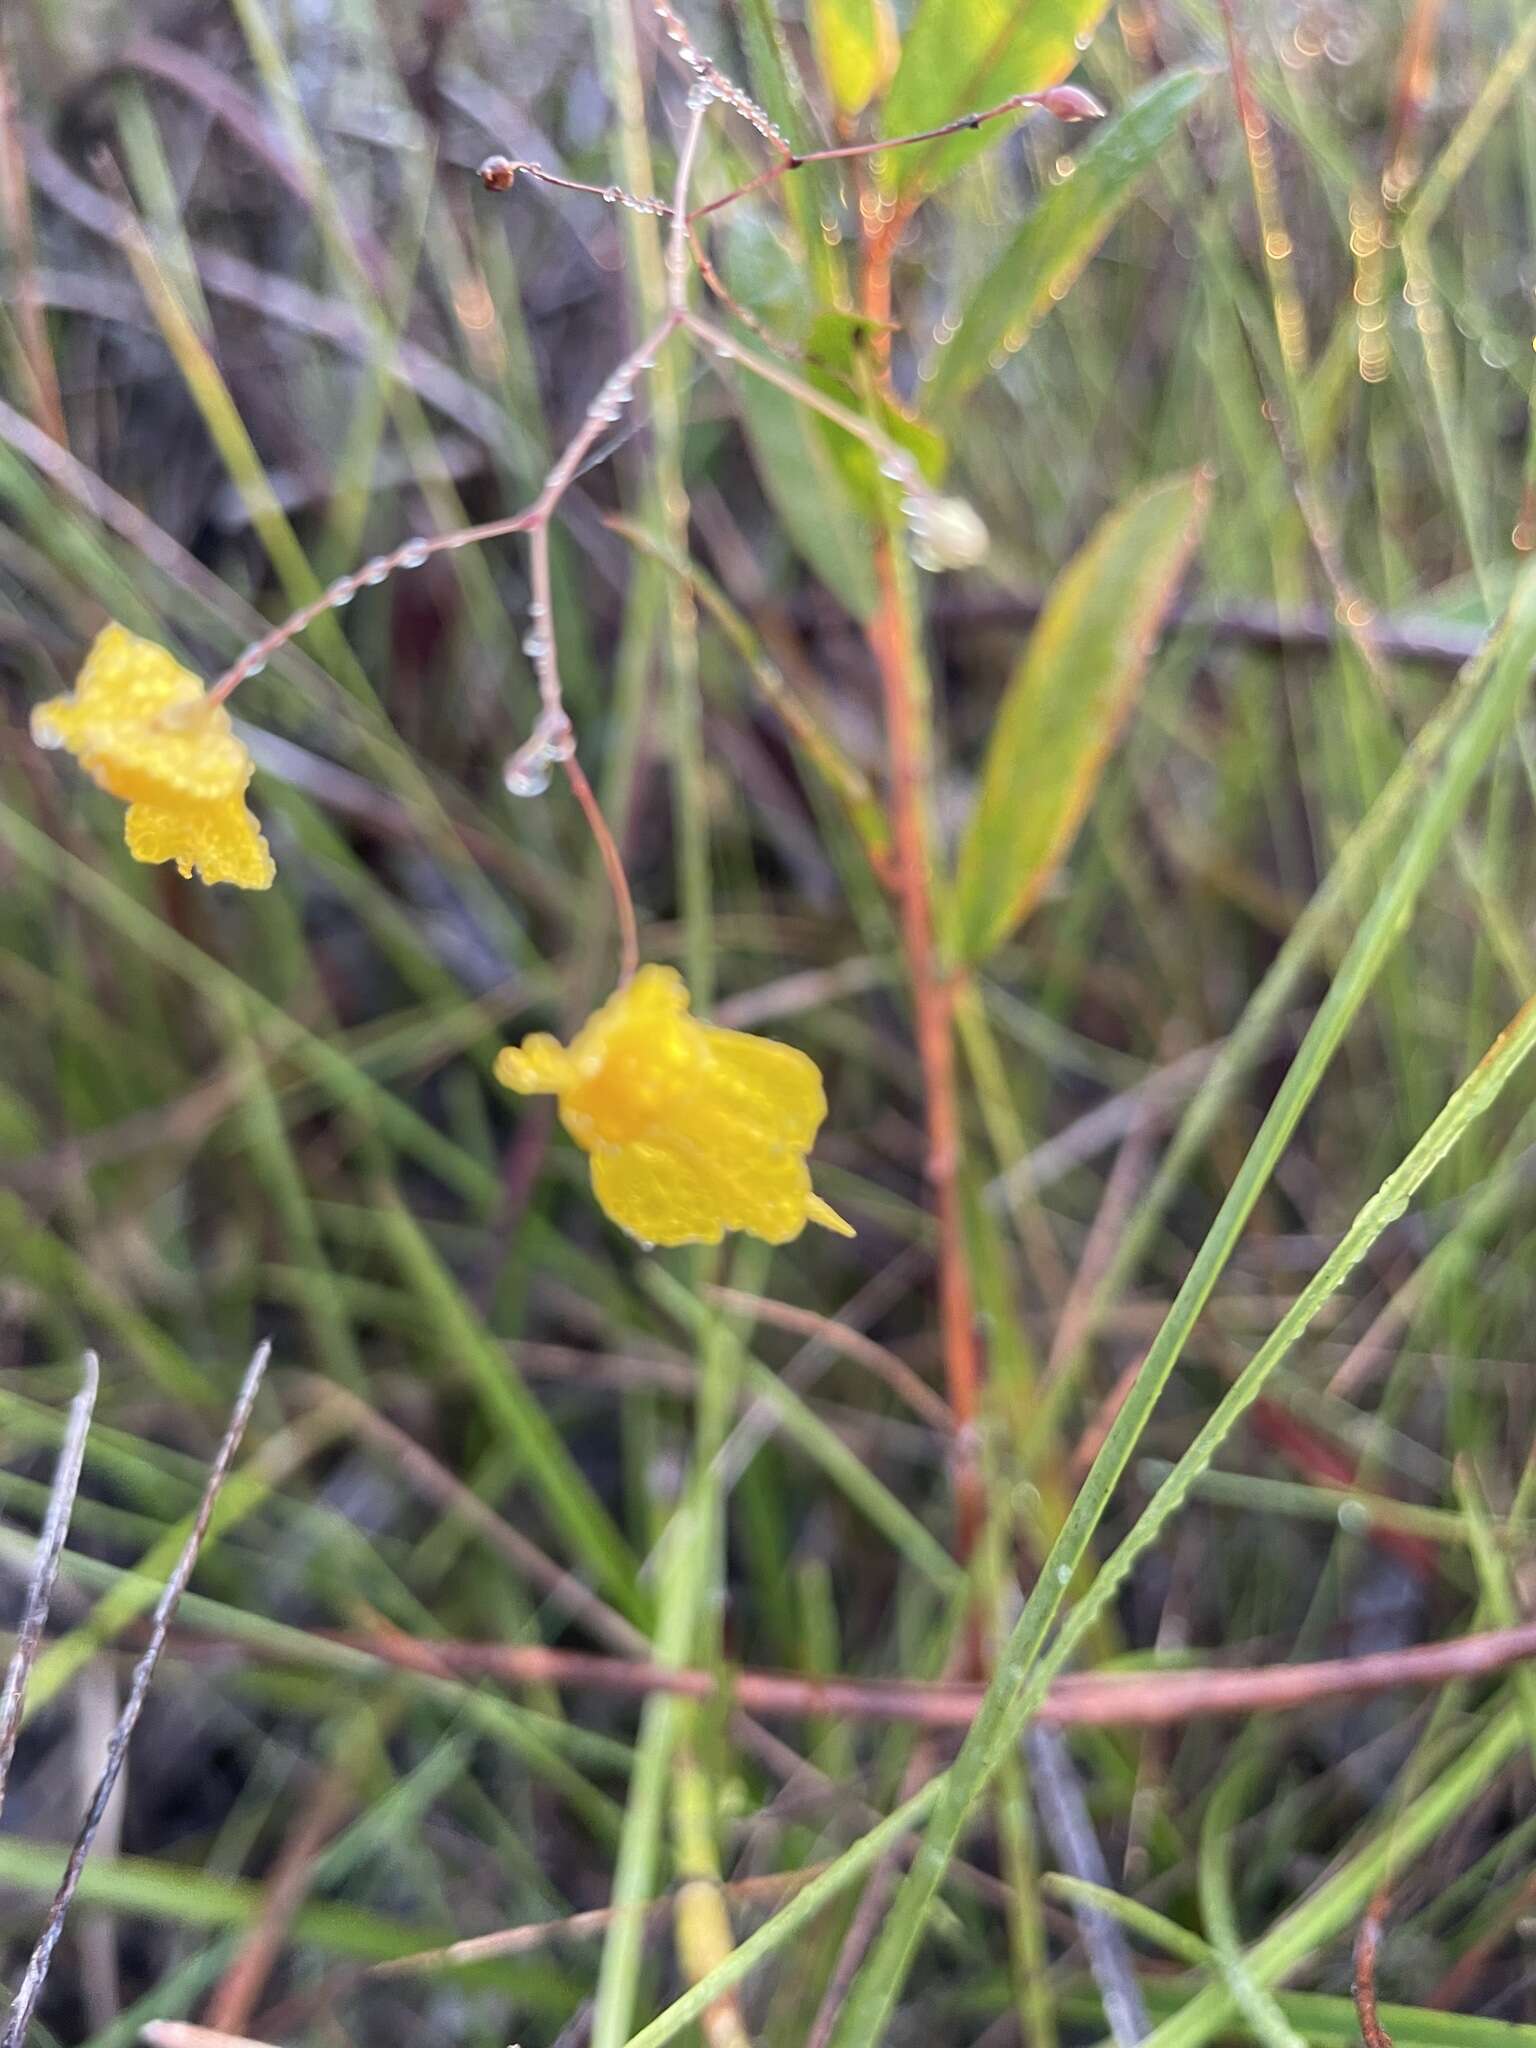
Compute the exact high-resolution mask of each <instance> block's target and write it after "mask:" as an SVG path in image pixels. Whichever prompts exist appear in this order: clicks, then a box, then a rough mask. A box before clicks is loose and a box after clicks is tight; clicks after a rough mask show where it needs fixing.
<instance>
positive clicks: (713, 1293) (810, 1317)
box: [702, 1282, 955, 1436]
mask: <svg viewBox="0 0 1536 2048" xmlns="http://www.w3.org/2000/svg"><path fill="white" fill-rule="evenodd" d="M702 1291H703V1293H704V1294H705V1295H706V1296H707V1297H708V1298H709V1300H711V1301H714V1302H718V1303H719V1305H720V1306H721V1307H722V1308H728V1309H733V1310H735V1311H737V1312H738V1313H740V1314H742V1315H748V1316H756V1317H757V1318H758V1320H759V1321H761V1322H765V1323H773V1324H774V1325H776V1326H777V1327H778V1328H779V1329H781V1330H793V1331H795V1332H796V1334H797V1335H799V1336H802V1337H819V1338H820V1339H821V1341H822V1342H823V1343H824V1344H826V1345H828V1346H830V1348H831V1349H832V1350H834V1351H840V1352H842V1353H843V1355H844V1357H846V1358H851V1359H852V1360H853V1361H854V1362H855V1364H857V1365H862V1366H864V1367H866V1368H867V1369H868V1370H869V1371H870V1372H872V1373H873V1374H874V1375H875V1377H876V1378H877V1379H879V1380H882V1381H883V1382H884V1383H885V1385H886V1386H888V1387H889V1388H890V1390H891V1392H892V1393H893V1394H895V1395H896V1397H897V1399H898V1400H901V1401H904V1402H905V1403H906V1404H907V1406H908V1407H909V1408H910V1409H911V1410H912V1411H913V1413H914V1414H916V1415H920V1416H921V1417H922V1418H923V1420H924V1421H925V1422H927V1423H931V1424H932V1426H933V1427H934V1428H935V1429H937V1430H942V1431H943V1432H944V1434H945V1435H946V1436H950V1435H953V1433H954V1427H955V1418H954V1416H953V1415H952V1414H951V1413H950V1410H949V1408H948V1406H947V1404H946V1403H945V1401H944V1399H943V1397H942V1396H941V1395H939V1394H936V1393H935V1392H934V1391H933V1388H932V1387H930V1386H929V1384H928V1382H927V1381H926V1380H925V1379H923V1378H921V1377H920V1376H919V1375H918V1374H917V1373H915V1372H914V1371H913V1370H912V1368H911V1366H910V1365H908V1364H907V1362H906V1360H905V1359H904V1358H898V1357H897V1355H896V1353H895V1352H894V1351H888V1350H887V1349H886V1347H885V1346H884V1345H883V1344H877V1343H876V1342H875V1340H874V1338H873V1337H866V1336H865V1334H864V1332H863V1331H862V1330H852V1329H849V1328H848V1326H847V1325H846V1324H844V1323H840V1322H839V1321H838V1320H837V1318H836V1316H824V1315H820V1314H818V1313H817V1311H816V1310H815V1309H813V1308H799V1307H797V1306H796V1305H795V1304H794V1303H793V1302H788V1301H774V1300H772V1299H771V1298H770V1297H769V1296H767V1295H763V1294H748V1293H745V1292H744V1291H743V1290H742V1289H740V1288H737V1287H716V1286H714V1285H712V1284H711V1283H709V1282H706V1283H705V1284H704V1287H703V1290H702Z"/></svg>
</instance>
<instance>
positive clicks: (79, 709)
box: [32, 624, 276, 889]
mask: <svg viewBox="0 0 1536 2048" xmlns="http://www.w3.org/2000/svg"><path fill="white" fill-rule="evenodd" d="M32 737H33V739H34V740H35V741H36V742H37V744H38V746H40V747H64V748H66V749H67V750H68V752H70V753H71V754H73V755H74V756H75V758H76V760H78V761H79V763H80V765H81V767H82V768H83V769H84V770H85V772H86V774H87V775H89V776H90V778H91V780H92V781H93V782H95V783H96V784H98V785H99V786H100V787H101V788H102V789H104V790H106V791H107V792H108V793H109V795H112V796H115V797H120V798H121V799H122V800H123V801H124V802H125V803H126V804H127V806H128V815H127V817H126V818H125V819H124V821H123V836H124V838H125V840H126V841H127V844H128V851H129V852H130V853H131V854H132V855H133V857H134V859H135V860H141V861H145V862H147V863H149V864H150V865H154V864H155V863H157V862H159V861H163V860H174V861H175V863H176V865H177V867H178V868H179V869H180V871H181V873H182V874H183V875H184V876H190V875H191V874H192V872H193V871H194V869H195V870H196V872H197V873H198V874H199V875H201V877H202V879H203V880H204V881H205V882H232V883H233V884H234V885H235V887H236V888H239V889H269V888H270V887H271V886H272V878H273V875H274V874H275V872H276V870H275V868H274V867H273V863H272V855H271V852H270V850H269V849H268V846H267V842H266V840H265V839H264V838H263V837H262V835H261V828H260V826H259V825H258V824H257V822H256V820H255V818H254V817H253V816H252V815H251V813H250V811H249V810H248V808H247V807H246V802H245V792H246V789H247V787H248V786H249V784H250V780H251V775H252V773H253V772H254V767H255V764H254V763H253V761H252V760H251V757H250V754H249V753H248V752H247V750H246V748H245V747H244V745H243V744H242V743H241V741H240V740H238V739H237V738H236V737H235V733H234V729H233V727H232V726H231V725H230V722H229V713H228V712H227V711H226V710H225V709H224V708H223V706H222V705H219V704H212V703H210V702H209V701H208V698H207V696H206V693H205V692H204V689H203V685H202V683H201V682H200V681H199V680H198V678H197V677H196V676H195V675H193V674H192V672H191V670H190V669H185V668H183V667H182V666H181V664H180V662H178V661H177V660H176V659H175V657H174V656H173V655H171V654H169V653H168V652H167V651H166V649H165V648H163V647H157V646H156V645H155V643H154V641H153V640H142V639H140V637H139V636H138V634H137V633H130V632H129V631H128V629H127V627H126V626H119V625H116V624H113V625H110V626H104V627H103V628H102V630H101V632H100V633H98V634H97V636H96V638H95V640H94V641H93V643H92V645H91V649H90V652H89V653H88V654H87V655H86V657H85V663H84V665H83V667H82V668H81V670H80V674H79V676H78V677H77V679H76V682H75V687H74V690H73V692H72V693H71V694H70V695H69V696H67V697H54V698H51V699H50V700H49V701H48V702H47V703H46V704H39V705H38V706H37V708H36V710H34V712H33V713H32Z"/></svg>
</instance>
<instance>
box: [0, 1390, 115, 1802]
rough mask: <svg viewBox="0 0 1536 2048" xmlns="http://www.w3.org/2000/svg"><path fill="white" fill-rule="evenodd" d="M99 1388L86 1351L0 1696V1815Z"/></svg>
mask: <svg viewBox="0 0 1536 2048" xmlns="http://www.w3.org/2000/svg"><path fill="white" fill-rule="evenodd" d="M100 1386H101V1368H100V1365H99V1362H98V1360H97V1357H96V1354H95V1352H94V1351H87V1352H86V1353H85V1355H84V1357H83V1358H82V1359H81V1361H80V1391H79V1393H78V1394H76V1396H75V1398H74V1400H73V1401H71V1402H70V1404H69V1419H68V1421H67V1422H66V1423H65V1426H64V1441H63V1444H62V1445H61V1446H60V1449H59V1457H58V1463H57V1464H56V1465H55V1466H54V1468H53V1484H52V1486H51V1487H50V1488H49V1492H48V1507H47V1510H46V1512H45V1513H44V1516H43V1526H42V1529H41V1531H40V1533H39V1535H38V1539H37V1553H36V1557H35V1559H34V1561H33V1565H32V1576H31V1577H30V1579H28V1581H27V1592H26V1599H25V1601H24V1602H23V1605H22V1610H21V1621H20V1623H19V1624H18V1626H17V1629H16V1647H15V1649H14V1650H12V1652H11V1661H10V1663H9V1664H8V1665H7V1667H6V1673H5V1688H4V1691H3V1692H0V1810H3V1808H4V1806H5V1788H6V1781H7V1779H8V1778H9V1776H10V1770H11V1759H12V1757H13V1756H14V1755H15V1754H16V1738H17V1736H18V1735H19V1734H20V1732H21V1715H22V1709H23V1708H24V1707H25V1706H26V1703H27V1680H28V1679H29V1678H30V1677H31V1675H32V1666H33V1665H34V1664H35V1663H36V1661H37V1653H38V1649H39V1647H40V1646H41V1643H42V1640H43V1629H44V1627H45V1626H46V1625H47V1621H48V1608H49V1604H50V1602H51V1601H52V1599H53V1588H54V1583H55V1581H56V1580H57V1578H58V1575H59V1558H60V1556H61V1555H62V1553H63V1550H64V1539H65V1537H66V1536H67V1535H68V1534H69V1518H70V1515H71V1513H72V1512H73V1510H74V1505H75V1494H76V1492H77V1491H78V1489H79V1486H80V1471H81V1467H82V1466H83V1464H84V1462H85V1440H86V1437H87V1435H88V1434H89V1432H90V1427H91V1415H92V1413H93V1411H94V1409H95V1407H96V1395H97V1392H98V1391H99V1389H100Z"/></svg>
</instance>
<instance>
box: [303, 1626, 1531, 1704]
mask: <svg viewBox="0 0 1536 2048" xmlns="http://www.w3.org/2000/svg"><path fill="white" fill-rule="evenodd" d="M317 1634H318V1635H319V1636H320V1637H321V1639H322V1640H324V1641H326V1642H339V1643H341V1644H343V1645H344V1646H345V1647H346V1648H348V1649H351V1650H358V1651H361V1652H362V1653H363V1654H364V1655H365V1656H369V1657H374V1658H376V1659H377V1660H378V1661H379V1662H380V1663H381V1664H388V1665H390V1666H392V1667H394V1668H395V1669H398V1670H406V1671H420V1672H426V1673H428V1674H430V1675H432V1676H434V1677H440V1676H442V1675H443V1673H444V1672H451V1673H453V1674H454V1675H456V1676H458V1677H461V1678H494V1679H497V1680H499V1681H500V1682H501V1683H502V1684H504V1685H559V1686H565V1687H571V1688H578V1689H586V1690H590V1691H594V1692H601V1693H607V1694H610V1695H616V1696H619V1697H627V1698H632V1699H643V1698H646V1697H647V1696H648V1695H650V1694H651V1693H657V1692H666V1693H672V1694H675V1695H676V1696H678V1697H679V1698H683V1699H698V1700H713V1699H716V1698H720V1697H723V1698H725V1699H727V1700H729V1701H730V1702H731V1703H732V1704H733V1705H735V1706H736V1707H738V1708H746V1709H747V1710H748V1711H749V1712H751V1713H754V1714H768V1715H775V1716H778V1715H784V1716H789V1717H792V1718H795V1719H802V1718H806V1719H835V1718H837V1717H839V1716H845V1717H847V1718H848V1719H850V1720H862V1721H881V1722H901V1723H905V1724H906V1725H908V1726H913V1727H919V1728H957V1729H964V1728H968V1727H969V1726H970V1724H971V1722H972V1720H973V1719H974V1718H975V1715H976V1711H977V1708H978V1706H979V1705H980V1702H981V1697H982V1687H981V1686H979V1685H975V1684H969V1683H962V1682H960V1681H958V1680H941V1681H923V1680H919V1679H902V1678H838V1677H807V1676H805V1675H804V1674H803V1673H800V1672H790V1671H763V1670H735V1671H727V1672H726V1673H725V1674H724V1675H723V1676H722V1675H717V1674H716V1673H715V1672H713V1671H706V1670H701V1669H698V1668H697V1667H691V1666H681V1667H674V1666H670V1665H661V1664H656V1663H652V1662H650V1661H648V1660H646V1659H643V1658H638V1657H605V1656H600V1655H594V1654H592V1653H590V1652H587V1651H583V1650H565V1649H555V1648H551V1647H549V1646H548V1645H546V1644H543V1643H526V1644H524V1643H466V1642H453V1641H439V1640H437V1639H436V1638H434V1639H433V1640H432V1641H431V1642H417V1640H416V1639H415V1638H414V1637H412V1636H407V1635H404V1634H402V1633H401V1632H399V1631H397V1630H391V1631H389V1632H388V1633H385V1634H380V1633H377V1632H374V1633H361V1632H357V1631H346V1630H322V1631H317ZM271 1654H273V1655H274V1656H277V1655H280V1654H281V1651H280V1649H274V1650H273V1651H272V1653H271ZM1532 1657H1536V1621H1526V1622H1521V1623H1518V1624H1517V1625H1516V1626H1514V1627H1512V1628H1508V1629H1492V1630H1489V1631H1487V1632H1485V1633H1482V1634H1479V1635H1469V1636H1453V1637H1452V1638H1451V1639H1450V1640H1449V1641H1447V1642H1443V1643H1420V1644H1415V1645H1412V1646H1410V1647H1409V1648H1407V1649H1401V1650H1378V1651H1371V1652H1369V1653H1367V1654H1366V1655H1363V1656H1359V1657H1330V1658H1324V1659H1320V1660H1319V1661H1317V1662H1315V1663H1306V1664H1260V1665H1248V1666H1243V1665H1237V1666H1228V1667H1226V1668H1221V1667H1215V1668H1205V1669H1197V1670H1171V1671H1156V1672H1148V1671H1137V1672H1129V1673H1124V1674H1121V1673H1117V1672H1114V1673H1111V1672H1105V1673H1099V1672H1070V1673H1068V1674H1067V1675H1065V1676H1064V1677H1062V1678H1059V1679H1058V1680H1057V1681H1056V1683H1055V1684H1054V1685H1053V1686H1052V1687H1051V1689H1050V1691H1049V1692H1048V1693H1047V1694H1046V1697H1045V1700H1044V1701H1043V1703H1042V1705H1041V1707H1040V1711H1039V1714H1038V1716H1037V1719H1039V1720H1040V1721H1042V1722H1044V1723H1046V1724H1048V1725H1050V1726H1054V1727H1062V1728H1067V1727H1093V1728H1161V1727H1168V1726H1172V1725H1175V1724H1178V1723H1182V1722H1185V1721H1191V1720H1196V1719H1200V1718H1203V1717H1206V1716H1211V1715H1219V1714H1258V1713H1282V1712H1288V1711H1297V1710H1301V1709H1305V1708H1308V1707H1315V1706H1320V1705H1323V1704H1324V1703H1325V1702H1327V1701H1330V1700H1337V1699H1346V1698H1352V1697H1356V1696H1358V1695H1361V1694H1369V1693H1379V1692H1390V1691H1394V1690H1396V1689H1397V1688H1399V1687H1402V1686H1431V1685H1449V1684H1453V1683H1456V1682H1459V1681H1469V1680H1472V1679H1478V1678H1487V1677H1490V1676H1492V1675H1493V1674H1495V1673H1497V1672H1500V1671H1505V1670H1508V1669H1509V1667H1510V1666H1511V1665H1514V1664H1520V1663H1523V1662H1525V1661H1526V1660H1527V1659H1528V1658H1532Z"/></svg>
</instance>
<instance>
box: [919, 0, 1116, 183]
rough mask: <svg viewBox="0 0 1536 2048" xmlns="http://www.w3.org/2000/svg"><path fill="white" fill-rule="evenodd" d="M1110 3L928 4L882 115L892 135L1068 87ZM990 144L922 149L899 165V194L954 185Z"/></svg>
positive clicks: (974, 138)
mask: <svg viewBox="0 0 1536 2048" xmlns="http://www.w3.org/2000/svg"><path fill="white" fill-rule="evenodd" d="M1107 7H1108V0H1027V4H1022V5H1021V4H1020V0H921V4H920V5H919V7H918V10H917V13H916V15H915V16H914V17H913V21H912V26H911V27H910V28H909V29H908V30H907V33H906V35H905V36H904V37H903V39H902V45H901V63H900V64H899V65H898V67H897V70H896V77H895V79H894V80H893V82H892V85H891V90H890V96H889V98H888V99H887V100H886V103H885V107H884V109H883V111H882V113H881V117H880V125H881V129H882V130H883V132H884V133H885V134H886V135H890V136H899V135H911V134H914V133H916V132H917V131H919V130H921V129H924V128H937V127H940V126H942V124H943V123H944V122H946V121H953V120H957V119H959V118H960V117H961V116H962V115H964V114H969V113H975V112H979V111H980V110H982V109H984V108H986V107H989V106H995V105H996V104H997V102H998V101H999V100H1005V99H1009V98H1011V97H1012V95H1013V94H1014V93H1019V92H1043V91H1044V90H1045V88H1046V87H1047V86H1050V85H1059V84H1060V82H1061V81H1062V79H1064V78H1065V77H1066V76H1067V74H1068V72H1070V71H1071V70H1072V69H1073V67H1074V66H1075V65H1076V63H1077V61H1078V58H1079V57H1080V56H1081V55H1082V53H1083V50H1084V48H1085V47H1086V45H1087V43H1088V41H1089V39H1090V38H1091V36H1092V34H1093V31H1094V30H1095V29H1096V28H1097V27H1098V25H1099V22H1100V20H1101V19H1102V18H1103V15H1104V13H1105V11H1106V9H1107ZM990 139H991V138H989V137H988V135H987V132H986V130H985V129H983V130H981V131H980V132H979V133H974V134H972V133H967V134H961V135H952V136H948V137H946V138H945V140H944V141H942V142H929V143H920V144H918V145H916V146H915V147H913V148H911V149H903V150H899V151H897V152H896V153H895V154H894V155H893V156H892V157H891V158H890V165H891V177H892V180H893V182H894V185H895V189H896V191H897V192H898V193H900V194H901V195H902V196H903V197H904V198H916V197H917V195H918V194H919V193H920V192H924V191H932V190H933V189H934V188H935V187H936V186H938V185H941V184H943V182H944V181H945V180H946V179H947V178H952V177H953V176H954V174H955V172H956V171H958V170H960V169H962V168H963V167H964V166H965V165H966V164H967V163H969V162H970V161H971V159H972V158H973V157H975V156H976V155H978V154H979V153H980V151H982V150H984V149H986V148H987V147H988V146H989V141H990Z"/></svg>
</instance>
